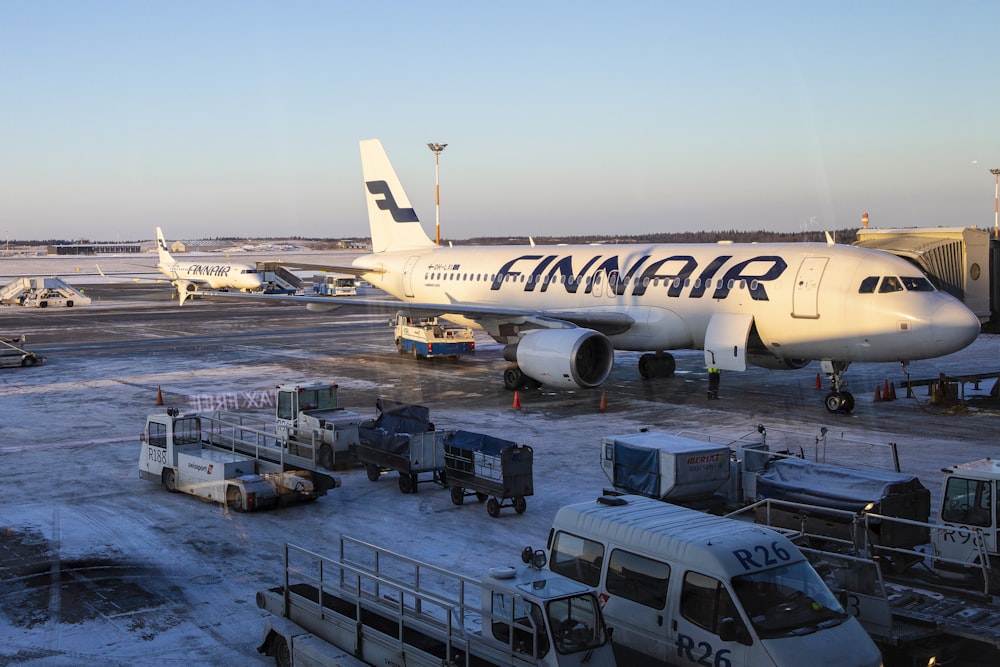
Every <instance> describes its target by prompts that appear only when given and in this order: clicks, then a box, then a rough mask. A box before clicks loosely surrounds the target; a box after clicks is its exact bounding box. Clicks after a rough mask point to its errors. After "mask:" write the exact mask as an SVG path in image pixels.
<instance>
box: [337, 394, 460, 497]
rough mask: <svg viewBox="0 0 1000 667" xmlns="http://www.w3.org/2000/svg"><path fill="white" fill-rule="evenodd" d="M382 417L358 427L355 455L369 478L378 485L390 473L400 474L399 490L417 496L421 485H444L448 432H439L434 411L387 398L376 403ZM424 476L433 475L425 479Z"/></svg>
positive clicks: (379, 416) (362, 423)
mask: <svg viewBox="0 0 1000 667" xmlns="http://www.w3.org/2000/svg"><path fill="white" fill-rule="evenodd" d="M375 409H376V410H377V412H378V416H377V417H376V418H375V419H373V420H369V421H364V422H361V423H360V424H359V425H358V436H359V437H358V440H359V444H358V445H357V446H356V447H355V456H356V457H357V459H358V461H360V462H361V463H363V464H364V466H365V471H366V473H367V474H368V479H369V480H371V481H373V482H377V481H378V480H379V479H380V478H381V476H382V473H383V472H385V471H386V470H395V471H396V472H398V473H399V490H400V491H402V492H403V493H416V492H417V485H418V484H419V483H421V482H434V483H437V484H444V479H443V478H444V450H443V441H444V438H445V436H446V435H447V432H443V431H435V430H434V424H432V423H431V422H430V410H428V409H427V408H425V407H424V406H422V405H413V404H410V403H400V402H398V401H394V400H391V399H387V398H379V399H378V400H377V401H376V402H375ZM420 473H430V474H431V476H430V478H426V479H423V480H421V479H420Z"/></svg>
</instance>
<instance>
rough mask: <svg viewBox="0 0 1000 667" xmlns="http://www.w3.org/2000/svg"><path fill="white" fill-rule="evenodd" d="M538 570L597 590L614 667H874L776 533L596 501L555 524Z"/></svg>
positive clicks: (844, 615) (858, 634) (626, 501)
mask: <svg viewBox="0 0 1000 667" xmlns="http://www.w3.org/2000/svg"><path fill="white" fill-rule="evenodd" d="M547 555H548V566H549V569H550V570H551V571H552V572H555V573H557V574H560V575H563V576H565V577H568V578H570V579H573V580H574V581H577V582H579V583H580V584H583V585H585V586H590V587H594V588H596V589H597V590H598V594H599V595H600V598H601V601H602V604H603V608H604V616H605V618H606V619H607V623H608V625H609V626H610V627H612V628H614V633H613V635H612V639H613V642H614V650H615V656H616V658H617V660H618V662H619V664H623V665H657V666H659V665H715V666H717V667H801V666H802V665H816V666H820V665H829V666H831V667H832V666H835V665H836V666H840V665H852V667H880V665H881V664H882V660H881V655H880V653H879V649H878V648H877V647H876V646H875V644H874V642H873V641H872V639H871V638H870V637H869V636H868V634H866V632H865V630H864V628H863V627H862V626H861V624H859V622H858V620H857V619H856V618H854V617H853V616H852V615H851V614H850V613H849V612H848V611H847V610H846V609H845V608H844V606H843V605H842V604H841V603H840V602H839V601H838V599H837V597H836V596H835V595H834V594H833V593H832V592H831V591H830V589H829V588H828V587H827V585H826V584H825V583H824V582H823V579H822V578H821V577H820V576H819V574H817V572H816V570H815V569H813V567H812V566H811V565H810V563H809V561H808V560H807V559H806V557H805V556H804V555H803V554H802V552H801V551H800V550H799V549H798V548H797V547H796V546H795V545H794V544H792V542H791V541H790V540H788V539H787V538H786V537H785V536H784V535H782V534H781V533H779V532H777V531H774V530H771V529H769V528H764V527H761V526H757V525H754V524H752V523H749V522H744V521H738V520H736V519H728V518H724V517H720V516H716V515H714V514H710V513H707V512H701V511H698V510H694V509H690V508H686V507H681V506H679V505H673V504H670V503H665V502H662V501H659V500H653V499H651V498H646V497H644V496H636V495H620V496H601V497H599V498H598V499H597V500H596V501H589V502H584V503H578V504H574V505H568V506H566V507H563V508H561V509H560V510H559V511H558V512H557V513H556V516H555V519H554V521H553V524H552V529H551V531H550V532H549V537H548V542H547Z"/></svg>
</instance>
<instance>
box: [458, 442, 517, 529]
mask: <svg viewBox="0 0 1000 667" xmlns="http://www.w3.org/2000/svg"><path fill="white" fill-rule="evenodd" d="M532 459H533V452H532V449H531V447H530V446H528V445H518V444H517V443H516V442H511V441H510V440H503V439H501V438H495V437H493V436H490V435H484V434H482V433H471V432H469V431H455V432H454V433H451V434H449V435H448V436H447V437H446V438H445V439H444V464H445V484H446V485H447V486H448V487H449V488H450V489H451V502H453V503H454V504H456V505H461V504H462V503H463V502H464V500H465V497H466V496H471V495H475V496H476V498H477V499H478V500H479V502H483V501H486V511H487V512H488V513H489V515H490V516H491V517H494V518H496V517H497V516H499V515H500V509H501V508H503V507H513V508H514V511H515V512H517V513H518V514H523V513H524V510H525V509H527V507H528V504H527V502H526V501H525V500H524V499H525V497H527V496H530V495H533V494H534V486H533V483H532V477H531V467H532ZM508 501H509V502H508Z"/></svg>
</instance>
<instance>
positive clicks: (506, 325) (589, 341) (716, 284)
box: [253, 139, 979, 412]
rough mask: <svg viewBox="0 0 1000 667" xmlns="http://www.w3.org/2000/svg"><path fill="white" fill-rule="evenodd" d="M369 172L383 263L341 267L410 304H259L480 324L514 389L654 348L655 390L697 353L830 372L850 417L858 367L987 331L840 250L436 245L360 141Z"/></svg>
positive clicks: (890, 262)
mask: <svg viewBox="0 0 1000 667" xmlns="http://www.w3.org/2000/svg"><path fill="white" fill-rule="evenodd" d="M361 161H362V168H363V172H364V181H365V194H366V197H367V202H368V218H369V223H370V225H371V236H372V254H370V255H365V256H362V257H359V258H358V259H356V260H355V261H354V263H353V265H352V266H350V267H331V268H333V269H336V270H338V271H343V272H350V273H353V274H355V275H358V276H361V277H362V278H364V279H365V280H367V281H369V282H370V283H371V284H372V285H374V286H376V287H379V288H381V289H383V290H385V291H386V292H388V293H389V294H391V295H392V296H394V297H396V298H398V299H399V301H400V302H402V303H392V302H389V303H387V302H384V301H383V302H378V301H374V300H368V299H357V298H351V299H340V300H338V299H336V298H331V297H302V296H294V297H282V296H277V295H274V296H270V297H268V296H267V295H253V296H254V297H255V298H275V299H294V300H295V301H298V302H302V301H307V302H310V303H309V307H310V308H311V309H313V310H329V309H332V308H334V307H338V306H344V307H348V306H349V307H359V306H360V307H369V308H385V307H387V306H389V307H392V308H393V309H394V310H396V311H398V312H402V313H409V314H413V315H414V316H431V315H440V316H443V317H446V318H447V319H449V320H455V321H457V322H462V323H467V324H470V325H472V326H475V327H478V328H481V329H483V330H484V331H486V332H487V333H488V334H489V335H490V336H492V337H493V339H494V340H496V341H497V342H500V343H504V344H505V345H506V347H505V349H504V358H505V359H507V360H508V361H511V362H513V363H514V364H515V365H513V366H512V367H510V368H508V369H507V370H506V371H505V373H504V384H505V386H506V387H507V388H508V389H518V388H521V387H525V386H529V385H536V386H537V385H540V384H545V385H555V386H564V387H581V388H589V387H597V386H599V385H601V384H602V383H603V382H604V381H605V380H606V379H607V377H608V375H609V373H610V372H611V368H612V365H613V364H614V353H615V350H630V351H640V352H646V354H643V355H642V356H641V357H640V358H639V373H640V375H642V377H643V378H652V377H660V376H669V375H672V374H673V372H674V366H675V364H674V359H673V357H672V356H671V355H670V354H669V353H668V352H667V351H668V350H678V349H700V350H704V353H705V364H706V365H707V366H714V367H716V368H720V369H722V370H730V371H743V370H746V368H747V365H748V364H753V365H756V366H761V367H764V368H771V369H795V368H802V367H804V366H805V365H806V364H808V363H809V362H810V361H813V360H818V361H820V362H821V368H822V370H823V371H824V372H825V373H826V375H827V376H828V377H829V379H830V387H831V390H830V392H829V394H828V395H827V397H826V408H827V409H828V410H830V411H831V412H837V411H847V412H850V411H851V410H852V409H853V407H854V397H853V396H852V395H851V393H850V392H848V391H846V390H845V389H844V387H845V383H844V373H845V371H846V370H847V368H848V366H849V365H850V364H852V363H854V362H887V361H898V362H901V363H903V364H906V363H907V362H909V361H913V360H916V359H928V358H933V357H938V356H942V355H946V354H949V353H952V352H956V351H958V350H961V349H963V348H964V347H966V346H967V345H969V344H970V343H971V342H972V341H973V340H975V339H976V337H977V336H978V335H979V320H978V319H977V318H976V316H975V315H974V314H973V313H972V312H971V311H970V310H969V309H968V308H966V307H965V306H964V305H963V304H962V303H961V302H960V301H959V300H957V299H955V298H954V297H952V296H950V295H949V294H946V293H944V292H941V291H939V290H937V289H935V288H934V286H933V285H932V284H931V282H930V281H929V280H928V279H927V277H926V276H925V275H924V274H923V273H922V272H921V271H920V269H918V268H917V267H916V266H915V265H913V264H911V263H910V262H908V261H906V260H905V259H902V258H900V257H897V256H895V255H891V254H889V253H885V252H882V251H878V250H869V249H866V248H860V247H855V246H847V245H835V244H833V243H832V242H831V243H827V244H822V243H772V244H737V243H719V244H651V245H603V246H602V245H597V246H595V245H577V246H569V245H567V246H562V245H561V246H550V247H544V246H485V247H484V246H462V247H444V246H438V245H436V244H435V243H434V242H433V241H432V240H431V239H430V238H429V237H428V235H427V234H426V233H425V231H424V229H423V227H421V224H420V221H419V219H418V218H417V214H416V213H415V212H414V210H413V208H412V207H411V205H410V202H409V199H408V198H407V196H406V193H405V192H404V191H403V188H402V186H401V185H400V182H399V179H398V178H397V176H396V172H395V171H394V170H393V168H392V165H391V164H390V162H389V159H388V157H387V156H386V154H385V151H384V150H383V148H382V144H381V143H380V142H379V141H378V140H376V139H371V140H366V141H362V142H361Z"/></svg>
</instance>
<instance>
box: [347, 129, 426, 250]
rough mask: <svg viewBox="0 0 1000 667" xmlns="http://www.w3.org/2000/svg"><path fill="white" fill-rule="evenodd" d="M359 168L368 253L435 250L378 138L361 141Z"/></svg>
mask: <svg viewBox="0 0 1000 667" xmlns="http://www.w3.org/2000/svg"><path fill="white" fill-rule="evenodd" d="M361 169H362V172H363V174H364V179H365V198H366V200H367V202H368V223H369V225H370V226H371V234H372V251H373V252H386V251H392V250H410V249H420V248H432V247H435V244H434V242H433V241H432V240H431V239H430V238H429V237H428V236H427V233H426V232H425V231H424V229H423V227H421V226H420V220H419V219H418V218H417V213H416V211H414V210H413V207H412V206H411V205H410V200H409V199H408V198H407V197H406V193H405V192H404V191H403V186H402V185H401V184H400V182H399V178H398V177H397V176H396V171H395V170H394V169H393V168H392V164H391V163H390V162H389V157H388V156H387V155H386V154H385V149H383V148H382V142H380V141H379V140H378V139H366V140H364V141H362V142H361Z"/></svg>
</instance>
